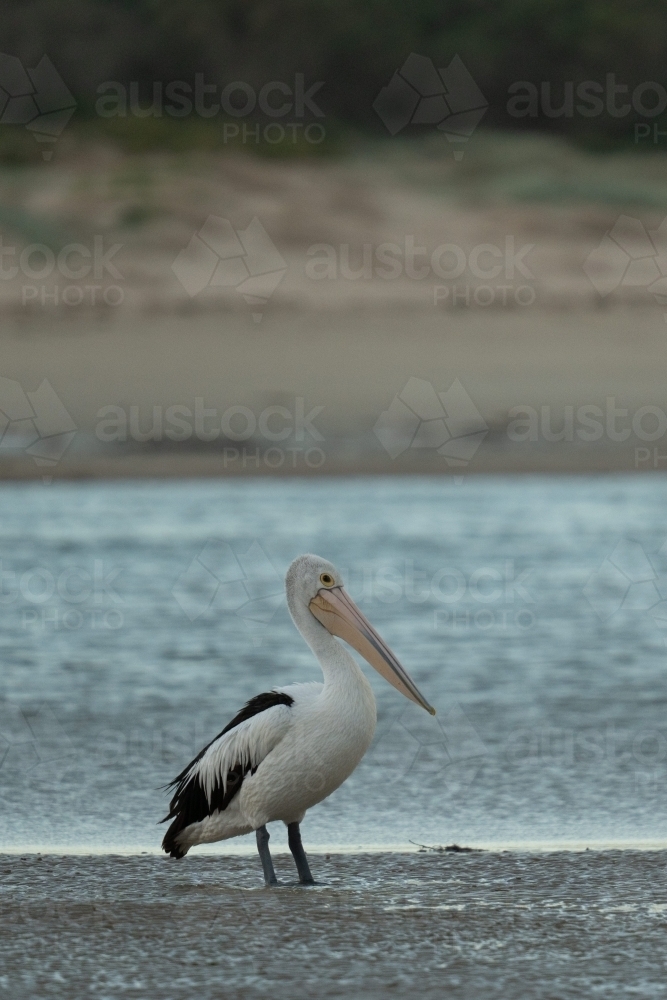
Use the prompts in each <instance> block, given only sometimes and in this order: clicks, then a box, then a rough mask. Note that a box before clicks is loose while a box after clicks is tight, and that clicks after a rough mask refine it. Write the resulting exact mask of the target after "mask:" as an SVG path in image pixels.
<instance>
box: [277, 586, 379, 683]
mask: <svg viewBox="0 0 667 1000" xmlns="http://www.w3.org/2000/svg"><path fill="white" fill-rule="evenodd" d="M288 606H289V610H290V614H291V615H292V620H293V621H294V624H295V625H296V627H297V628H298V630H299V632H300V633H301V635H302V636H303V638H304V639H305V641H306V642H307V643H308V645H309V646H310V648H311V649H312V651H313V653H314V654H315V656H316V657H317V659H318V661H319V664H320V666H321V668H322V673H323V674H324V687H325V689H328V688H331V687H337V686H339V685H340V684H341V683H342V684H346V685H347V684H349V682H350V680H356V681H357V682H359V683H361V684H362V685H363V686H368V687H369V689H370V685H369V684H368V681H367V680H366V678H365V677H364V674H363V671H362V670H361V669H360V667H359V665H358V663H357V661H356V660H355V659H354V657H353V656H351V655H350V653H348V651H347V650H346V649H345V648H344V647H343V646H341V644H340V643H339V642H338V641H337V640H336V639H335V638H334V637H333V636H332V635H331V634H330V633H329V632H327V630H326V629H325V627H324V626H323V625H320V623H319V622H318V621H317V619H316V618H315V617H314V615H313V614H312V613H311V612H310V610H309V609H308V608H306V607H304V606H303V605H301V604H298V603H297V602H296V601H294V602H292V601H289V598H288Z"/></svg>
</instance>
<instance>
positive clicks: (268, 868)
mask: <svg viewBox="0 0 667 1000" xmlns="http://www.w3.org/2000/svg"><path fill="white" fill-rule="evenodd" d="M255 832H256V834H257V850H258V851H259V857H260V861H261V862H262V868H263V869H264V881H265V882H266V884H267V885H278V879H277V878H276V873H275V871H274V869H273V861H272V860H271V851H270V850H269V831H268V830H267V829H266V827H265V826H260V827H259V829H258V830H256V831H255Z"/></svg>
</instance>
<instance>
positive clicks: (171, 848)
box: [162, 813, 192, 858]
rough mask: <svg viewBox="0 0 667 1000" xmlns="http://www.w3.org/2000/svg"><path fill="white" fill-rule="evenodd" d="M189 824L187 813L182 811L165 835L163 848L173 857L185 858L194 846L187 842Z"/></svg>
mask: <svg viewBox="0 0 667 1000" xmlns="http://www.w3.org/2000/svg"><path fill="white" fill-rule="evenodd" d="M165 818H166V819H168V818H169V817H168V816H167V817H165ZM187 825H188V823H187V821H186V818H185V815H184V814H183V813H180V814H179V815H178V816H177V817H176V819H175V820H174V822H173V823H172V824H171V826H170V827H169V829H168V830H167V832H166V833H165V835H164V839H163V841H162V850H163V851H165V853H166V854H168V855H169V856H170V857H171V858H184V857H185V855H186V854H187V853H188V851H189V850H190V847H191V846H192V845H191V844H189V843H188V842H187V841H188V837H187V834H185V827H186V826H187Z"/></svg>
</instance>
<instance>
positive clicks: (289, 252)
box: [0, 0, 667, 478]
mask: <svg viewBox="0 0 667 1000" xmlns="http://www.w3.org/2000/svg"><path fill="white" fill-rule="evenodd" d="M640 15H641V16H640ZM666 17H667V12H666V11H665V9H664V5H662V4H659V3H650V2H649V3H646V4H643V5H642V7H641V11H640V13H638V11H637V10H636V9H635V10H633V11H632V12H631V13H630V12H628V11H627V10H626V9H625V7H624V6H623V5H622V4H609V3H605V4H598V3H594V2H592V3H578V4H571V3H566V2H561V0H558V2H554V3H549V4H547V5H546V6H545V4H543V3H537V2H535V3H532V2H529V0H525V2H520V3H516V2H507V3H502V4H497V3H493V4H491V3H489V4H485V3H477V2H475V3H472V2H463V3H458V4H445V5H443V4H432V3H430V2H419V3H410V4H407V3H402V2H394V3H390V4H386V3H383V4H380V3H378V4H374V3H371V4H367V5H365V6H364V8H363V10H360V9H359V8H358V5H355V4H346V3H342V4H341V3H336V4H332V3H322V2H317V3H315V2H313V3H308V2H301V3H293V2H272V3H255V2H240V0H239V2H212V0H211V2H203V0H195V2H193V3H190V4H188V5H186V6H183V5H181V4H180V3H177V2H171V0H167V2H162V3H152V2H144V3H142V2H136V3H130V2H107V0H85V2H81V0H79V2H77V3H75V4H70V3H68V4H64V3H62V4H61V3H57V2H40V3H28V4H26V3H12V2H10V3H8V4H7V7H6V10H5V14H4V16H3V29H2V53H3V54H2V59H1V61H0V77H1V81H0V87H1V88H2V89H0V106H1V108H2V111H1V112H0V164H1V166H0V234H1V236H2V257H1V260H0V311H1V313H2V330H3V332H2V335H1V336H2V353H1V358H2V363H1V365H0V376H2V377H3V378H5V379H8V380H10V382H12V383H18V386H19V388H17V387H16V386H9V385H7V386H5V390H4V394H2V393H0V414H4V416H2V415H0V420H1V421H2V423H1V424H0V433H2V435H3V436H2V439H1V440H0V456H1V458H0V476H2V477H6V478H14V477H20V478H26V477H31V476H37V477H38V478H39V477H41V476H43V475H45V474H47V475H53V476H81V475H93V476H100V475H102V476H106V475H112V476H115V475H131V476H141V475H150V476H154V475H160V476H161V475H178V474H186V475H187V474H192V475H219V474H234V473H240V474H250V473H256V472H260V473H262V474H285V473H287V472H298V473H301V474H310V473H314V472H316V471H319V472H320V473H322V472H336V473H338V472H345V471H349V472H360V471H382V472H390V473H393V472H400V471H413V472H414V471H425V472H429V473H430V472H433V473H443V474H452V473H453V474H458V473H459V472H460V469H461V467H462V466H460V465H457V462H462V463H463V464H464V466H465V468H466V469H468V470H469V471H470V472H475V471H477V472H479V471H502V470H510V471H521V470H523V471H526V470H528V471H530V470H533V471H534V470H543V471H558V470H560V471H568V470H569V471H586V470H597V471H602V470H606V469H616V470H626V471H631V470H635V469H641V470H653V469H655V468H659V467H661V465H662V464H663V463H664V461H665V460H664V459H663V458H661V457H660V455H661V454H662V450H664V449H661V445H662V442H663V439H664V435H665V432H666V430H667V417H666V416H665V411H666V410H667V401H666V400H665V390H664V379H663V372H662V362H663V352H664V348H665V334H666V333H667V327H666V326H665V317H666V316H667V312H666V308H667V277H665V275H666V274H667V242H666V239H667V236H666V233H665V231H664V228H661V223H662V220H663V217H664V214H665V213H666V212H667V188H666V186H665V181H664V176H665V162H666V161H665V140H666V139H667V136H666V135H665V134H664V133H665V132H667V90H666V89H665V86H666V81H665V80H664V78H663V76H664V74H663V69H662V67H663V66H664V55H665V53H664V45H663V42H662V39H663V36H664V32H663V30H662V26H663V25H664V23H665V18H666ZM661 74H663V75H661ZM44 379H46V380H47V381H48V384H49V388H48V389H44V390H43V391H42V394H41V395H40V396H39V398H38V401H37V403H35V402H34V401H33V403H31V402H30V398H29V397H24V398H22V399H19V397H20V396H21V393H24V394H25V393H30V392H36V391H38V390H39V387H40V386H41V385H42V383H43V380H44ZM410 379H415V380H417V381H416V382H413V383H412V386H411V387H410V388H408V389H407V390H406V388H405V387H406V386H407V384H408V382H409V380H410ZM456 380H458V381H459V383H460V385H461V387H462V388H461V389H460V390H459V389H458V388H457V389H456V392H455V395H456V393H458V395H457V396H456V400H454V398H452V399H450V400H449V406H450V409H451V410H452V412H451V413H450V412H449V411H448V410H447V403H446V402H445V403H444V404H443V403H442V400H440V401H439V399H438V397H437V393H442V392H447V391H448V390H450V388H451V386H452V385H453V383H454V382H455V381H456ZM427 383H428V384H429V385H430V388H429V386H428V385H427ZM404 390H405V391H406V393H407V395H406V396H405V398H401V400H400V402H399V403H395V402H393V401H394V400H395V399H396V397H401V393H402V392H404ZM12 393H13V394H14V395H13V396H12ZM14 396H15V397H16V400H15V401H14V402H13V403H12V402H11V399H13V398H14ZM10 397H11V398H10ZM197 399H199V400H200V403H199V404H196V402H195V400H197ZM610 399H611V400H612V401H611V402H609V400H610ZM297 400H300V401H301V402H297ZM57 401H60V404H62V409H63V410H64V411H66V412H61V409H60V408H59V405H58V402H57ZM197 406H198V407H199V409H200V410H201V411H202V413H203V411H204V410H214V411H215V413H214V414H212V415H210V416H209V415H207V416H206V417H203V416H200V417H199V418H198V419H196V416H195V409H196V408H197ZM392 406H393V408H392ZM234 407H241V408H245V410H244V409H241V411H237V410H235V409H234ZM271 407H282V408H283V409H282V410H278V411H275V410H273V411H272V410H271V409H270V408H271ZM299 407H301V408H302V409H303V411H304V415H306V416H307V415H308V414H309V413H312V412H313V411H315V412H316V413H317V419H316V420H315V418H313V420H312V421H311V422H310V424H309V423H308V422H306V423H305V424H304V422H303V421H302V422H301V423H299V420H298V418H297V416H296V409H297V408H299ZM614 407H617V408H619V409H621V410H623V409H625V410H627V411H628V412H627V414H626V415H625V417H622V416H614V415H613V412H612V411H613V409H614ZM646 407H649V410H646V409H645V408H646ZM174 408H176V410H174ZM267 408H268V413H267V412H266V411H267ZM452 408H453V409H452ZM591 408H592V409H591ZM651 408H652V409H651ZM38 411H39V412H38ZM167 411H169V414H168V413H167ZM285 411H289V415H288V416H285ZM188 414H189V415H188ZM262 414H264V417H263V418H262ZM610 414H611V415H610ZM131 415H133V416H131ZM31 419H32V420H33V424H30V423H29V421H30V420H31ZM35 419H36V420H37V423H38V425H39V426H35V425H34V421H35ZM105 420H106V422H105ZM421 420H427V421H429V420H430V421H439V423H431V424H429V426H428V427H427V428H425V429H422V430H421V431H419V432H418V431H417V425H418V424H419V422H420V421H421ZM445 420H449V421H450V426H447V425H446V424H445V423H443V421H445ZM517 420H519V423H518V424H517V423H516V421H517ZM633 420H634V423H633ZM22 421H23V423H22ZM25 421H28V422H27V423H26V422H25ZM378 421H379V423H378ZM591 421H593V423H591ZM614 421H616V422H614ZM619 421H620V422H619ZM195 424H197V426H199V425H201V426H200V429H199V430H197V428H196V427H195ZM313 431H315V433H313ZM626 431H627V432H628V433H625V432H626ZM63 435H66V436H63ZM470 435H472V437H470ZM475 435H477V437H475ZM480 435H483V437H480ZM461 436H464V437H469V440H468V441H466V442H463V443H461V444H458V445H453V444H452V443H451V440H452V439H456V438H458V437H461ZM47 438H48V439H50V440H49V441H47V440H46V439H47ZM324 442H326V444H324ZM239 445H240V447H239ZM306 445H310V446H311V449H312V448H315V449H317V450H313V451H312V454H311V455H310V456H309V461H308V462H306V461H305V455H306V451H307V450H308V449H307V448H306V447H305V446H306ZM289 446H292V447H294V448H299V447H301V446H304V451H303V452H301V451H294V452H292V453H291V455H290V454H288V453H287V451H286V448H287V447H289ZM475 446H477V447H475ZM31 448H32V452H30V449H31ZM244 448H245V452H244ZM257 448H259V452H257ZM271 448H273V449H274V450H273V451H272V452H271V451H270V449H271ZM441 448H444V449H445V453H442V452H440V451H439V449H441ZM237 452H238V454H237ZM267 452H270V454H269V457H268V461H267V460H266V453H267ZM245 453H247V454H248V455H250V456H252V457H250V458H247V460H246V461H245V464H244V454H245ZM257 454H259V459H258V460H257V459H256V457H255V456H257ZM36 459H39V460H40V461H44V462H47V465H48V463H49V461H51V459H53V462H52V465H51V466H49V468H46V466H40V465H39V464H38V463H36ZM45 470H46V471H45Z"/></svg>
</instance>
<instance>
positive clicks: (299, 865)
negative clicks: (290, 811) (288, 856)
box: [287, 823, 315, 885]
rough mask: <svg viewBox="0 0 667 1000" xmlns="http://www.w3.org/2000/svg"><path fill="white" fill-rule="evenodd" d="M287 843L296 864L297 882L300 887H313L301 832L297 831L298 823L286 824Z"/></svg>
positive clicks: (313, 880)
mask: <svg viewBox="0 0 667 1000" xmlns="http://www.w3.org/2000/svg"><path fill="white" fill-rule="evenodd" d="M287 843H288V844H289V849H290V851H291V852H292V857H293V858H294V861H295V863H296V870H297V871H298V873H299V882H301V883H302V885H315V879H314V878H313V876H312V875H311V874H310V868H309V867H308V858H307V857H306V852H305V851H304V849H303V844H302V843H301V831H300V830H299V824H298V823H288V824H287Z"/></svg>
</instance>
